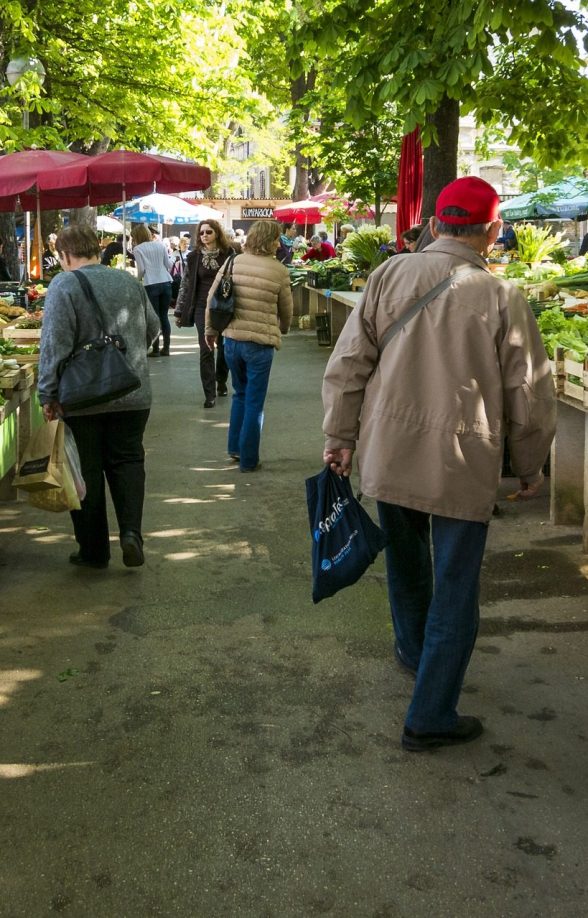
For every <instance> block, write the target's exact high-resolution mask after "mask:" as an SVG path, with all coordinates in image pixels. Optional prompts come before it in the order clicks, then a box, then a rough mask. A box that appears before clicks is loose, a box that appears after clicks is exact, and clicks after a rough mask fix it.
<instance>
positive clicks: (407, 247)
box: [401, 226, 422, 253]
mask: <svg viewBox="0 0 588 918" xmlns="http://www.w3.org/2000/svg"><path fill="white" fill-rule="evenodd" d="M421 231H422V226H411V228H410V229H407V230H404V232H403V233H401V236H402V241H403V242H404V248H403V249H402V252H403V253H404V252H414V250H415V248H416V244H417V242H418V239H419V236H420V235H421Z"/></svg>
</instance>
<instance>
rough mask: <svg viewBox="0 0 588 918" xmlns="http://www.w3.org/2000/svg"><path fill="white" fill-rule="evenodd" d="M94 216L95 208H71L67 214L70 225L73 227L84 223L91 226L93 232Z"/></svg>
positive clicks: (94, 227)
mask: <svg viewBox="0 0 588 918" xmlns="http://www.w3.org/2000/svg"><path fill="white" fill-rule="evenodd" d="M96 215H97V211H96V208H95V207H72V209H71V210H70V212H69V222H70V225H73V224H74V223H76V224H80V223H86V224H87V225H88V226H91V227H92V229H93V230H95V229H96Z"/></svg>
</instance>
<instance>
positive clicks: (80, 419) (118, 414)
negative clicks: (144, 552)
mask: <svg viewBox="0 0 588 918" xmlns="http://www.w3.org/2000/svg"><path fill="white" fill-rule="evenodd" d="M148 418H149V409H148V408H147V409H145V410H141V411H111V412H107V413H104V414H88V415H78V416H76V417H68V418H66V423H67V425H68V426H69V427H70V428H71V430H72V433H73V435H74V438H75V441H76V445H77V447H78V452H79V454H80V461H81V465H82V475H83V477H84V481H85V482H86V496H85V498H84V500H83V501H82V509H81V510H72V512H71V518H72V522H73V527H74V533H75V537H76V541H77V542H78V544H79V546H80V554H81V556H82V558H84V560H86V561H97V562H103V561H108V560H109V558H110V541H109V527H108V517H107V513H106V482H108V487H109V489H110V494H111V497H112V502H113V504H114V510H115V513H116V518H117V521H118V528H119V532H121V533H122V532H127V531H129V530H132V531H133V532H138V533H140V532H141V523H142V518H143V501H144V499H145V451H144V449H143V433H144V431H145V426H146V424H147V420H148Z"/></svg>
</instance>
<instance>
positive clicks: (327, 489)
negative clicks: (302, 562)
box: [306, 465, 388, 603]
mask: <svg viewBox="0 0 588 918" xmlns="http://www.w3.org/2000/svg"><path fill="white" fill-rule="evenodd" d="M306 501H307V504H308V520H309V523H310V533H311V536H312V600H313V602H314V603H317V602H320V601H321V599H326V598H327V597H328V596H333V595H334V594H335V593H337V591H338V590H342V589H343V588H344V587H347V586H351V584H352V583H356V581H358V580H359V578H360V577H362V576H363V574H364V573H365V572H366V570H367V568H368V567H369V566H370V564H373V562H374V561H375V559H376V557H377V555H378V553H379V552H380V551H381V550H382V549H383V548H384V547H385V546H386V545H387V543H388V540H387V537H386V535H385V534H384V533H383V532H382V530H381V529H380V527H379V526H376V524H375V523H374V522H373V520H372V519H371V517H370V516H369V514H368V513H367V512H366V511H365V510H364V508H363V507H362V506H361V504H360V503H359V501H358V500H357V498H356V497H354V495H353V491H352V490H351V484H350V481H349V478H342V477H340V476H339V475H337V474H335V472H333V471H332V470H331V469H330V468H329V466H328V465H326V466H325V467H324V469H323V471H322V472H320V473H319V474H318V475H313V476H312V478H307V479H306Z"/></svg>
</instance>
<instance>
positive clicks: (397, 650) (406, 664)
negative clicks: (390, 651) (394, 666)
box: [394, 641, 417, 676]
mask: <svg viewBox="0 0 588 918" xmlns="http://www.w3.org/2000/svg"><path fill="white" fill-rule="evenodd" d="M394 656H395V657H396V662H397V663H398V665H399V666H400V668H401V669H403V670H404V671H405V672H407V673H410V675H411V676H416V674H417V670H416V669H415V668H414V666H411V665H410V663H409V662H408V661H407V660H405V658H404V654H403V653H402V651H401V649H400V647H399V646H398V641H394Z"/></svg>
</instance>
